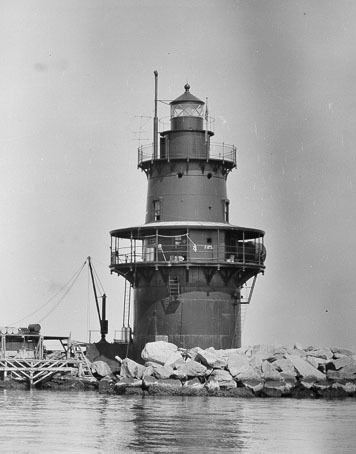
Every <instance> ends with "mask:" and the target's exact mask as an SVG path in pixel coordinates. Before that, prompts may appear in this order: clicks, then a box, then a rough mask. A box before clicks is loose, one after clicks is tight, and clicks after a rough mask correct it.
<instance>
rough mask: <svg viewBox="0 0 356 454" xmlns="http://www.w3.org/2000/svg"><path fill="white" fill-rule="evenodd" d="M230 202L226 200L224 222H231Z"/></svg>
mask: <svg viewBox="0 0 356 454" xmlns="http://www.w3.org/2000/svg"><path fill="white" fill-rule="evenodd" d="M229 205H230V201H229V200H224V222H229Z"/></svg>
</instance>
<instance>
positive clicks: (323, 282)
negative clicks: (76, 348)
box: [0, 0, 356, 348]
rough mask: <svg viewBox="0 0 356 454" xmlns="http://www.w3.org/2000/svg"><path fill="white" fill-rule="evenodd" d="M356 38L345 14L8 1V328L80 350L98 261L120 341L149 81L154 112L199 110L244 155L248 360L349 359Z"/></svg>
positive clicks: (276, 6)
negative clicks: (178, 105) (252, 349)
mask: <svg viewBox="0 0 356 454" xmlns="http://www.w3.org/2000/svg"><path fill="white" fill-rule="evenodd" d="M355 20H356V4H355V2H353V1H346V0H339V1H328V0H323V1H322V0H309V1H303V0H264V1H254V0H248V1H247V0H242V1H238V0H204V1H200V0H194V1H192V0H179V1H173V0H150V1H148V0H147V1H143V0H130V1H129V0H126V1H124V0H116V1H111V0H105V1H104V0H102V1H100V0H85V1H84V0H59V1H57V0H50V1H48V0H38V1H35V0H23V1H21V0H18V1H17V0H9V1H8V0H0V68H1V70H0V99H1V101H0V209H1V216H0V254H1V261H0V291H1V303H0V325H1V326H18V325H21V326H26V324H28V323H32V322H38V321H41V324H42V326H43V331H44V332H45V333H46V334H52V335H54V334H58V335H67V334H69V332H70V333H71V335H72V337H74V338H75V339H78V340H87V338H88V334H87V333H88V329H94V330H95V329H98V323H97V319H96V314H95V306H94V301H93V297H92V291H91V289H90V282H89V280H88V270H87V267H85V268H84V269H83V271H82V272H81V274H80V276H79V277H78V279H77V281H76V282H75V284H74V285H73V288H72V289H71V291H70V292H69V293H68V294H67V295H66V296H65V297H63V298H62V299H61V295H62V293H63V291H64V290H63V289H66V288H67V287H66V284H67V283H68V281H69V282H71V281H70V279H71V277H72V276H74V275H75V273H76V272H77V271H78V270H79V269H80V268H81V266H82V265H83V263H84V262H85V260H86V257H87V256H91V257H92V261H93V264H94V267H95V269H96V272H97V274H98V276H99V277H100V281H101V283H102V285H103V288H104V290H105V292H106V294H107V298H108V316H109V324H110V336H109V340H110V338H112V336H113V335H114V330H119V329H120V328H121V323H122V320H121V318H122V315H121V314H122V302H123V280H122V278H118V277H117V276H116V275H110V271H109V261H110V252H109V248H110V235H109V231H110V230H113V229H115V228H119V227H124V226H131V225H136V224H142V223H143V222H144V217H145V198H146V184H147V183H146V177H145V175H144V173H142V172H141V171H139V170H138V169H137V147H138V145H140V144H144V143H148V142H150V141H151V140H152V131H151V124H152V120H151V117H152V116H153V111H154V106H153V98H154V78H153V71H154V70H158V72H159V82H158V83H159V98H160V99H165V100H167V99H168V100H169V99H174V98H176V97H177V96H179V95H181V94H182V93H183V91H184V89H183V87H184V85H185V83H186V82H189V84H190V85H191V92H192V93H193V94H194V95H196V96H198V97H199V98H200V99H203V100H205V98H206V97H208V99H209V112H210V114H211V115H213V116H214V117H215V125H214V131H215V137H214V139H215V140H216V141H217V142H225V143H229V144H235V145H236V147H237V149H238V168H237V170H235V171H234V172H232V173H231V174H230V176H229V179H228V195H229V199H230V222H231V223H233V224H236V225H240V226H245V227H253V228H258V229H262V230H264V231H265V232H266V237H265V244H266V247H267V260H266V271H265V274H264V276H259V278H258V280H257V284H256V287H255V291H254V295H253V298H252V302H251V304H250V306H249V307H248V308H247V310H246V311H245V313H244V322H243V343H244V344H245V345H247V344H259V343H269V344H271V343H274V344H293V343H295V342H298V343H300V344H302V345H310V344H314V345H320V346H332V345H334V346H343V347H349V348H354V347H355V346H356V330H355V329H354V327H355V325H356V310H355V302H356V284H355V278H354V270H355V269H356V237H355V234H354V233H355V231H356V228H355V227H356V203H355V198H356V197H355V196H356V190H355V187H356V153H355V145H356V101H355V86H356V83H355V81H356V47H355V44H354V43H355V42H356V29H355V27H354V24H355ZM158 115H159V117H167V116H168V115H169V111H168V108H167V106H166V105H165V104H164V103H160V104H159V112H158ZM61 292H62V293H61ZM56 295H57V296H56ZM41 307H42V309H39V308H41ZM37 309H39V310H38V311H37ZM35 311H37V312H35ZM33 312H35V313H33ZM32 313H33V314H32ZM42 319H43V320H42Z"/></svg>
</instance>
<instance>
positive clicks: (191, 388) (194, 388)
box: [180, 378, 207, 396]
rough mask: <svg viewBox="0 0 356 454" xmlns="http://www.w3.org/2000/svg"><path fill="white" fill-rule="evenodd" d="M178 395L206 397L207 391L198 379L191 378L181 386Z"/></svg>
mask: <svg viewBox="0 0 356 454" xmlns="http://www.w3.org/2000/svg"><path fill="white" fill-rule="evenodd" d="M180 394H181V395H183V396H206V395H207V389H206V388H205V386H204V385H203V383H201V382H200V381H199V379H198V378H193V379H192V380H188V381H186V382H185V383H184V384H183V387H182V389H181V393H180Z"/></svg>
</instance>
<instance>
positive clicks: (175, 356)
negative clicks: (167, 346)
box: [164, 351, 184, 368]
mask: <svg viewBox="0 0 356 454" xmlns="http://www.w3.org/2000/svg"><path fill="white" fill-rule="evenodd" d="M182 361H183V362H184V359H183V357H182V354H181V353H180V352H179V351H176V352H173V353H172V354H171V355H170V356H169V357H168V358H167V360H166V361H165V363H164V365H165V366H170V367H173V368H174V367H175V365H176V364H179V363H181V362H182Z"/></svg>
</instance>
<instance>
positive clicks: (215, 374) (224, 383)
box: [209, 369, 237, 389]
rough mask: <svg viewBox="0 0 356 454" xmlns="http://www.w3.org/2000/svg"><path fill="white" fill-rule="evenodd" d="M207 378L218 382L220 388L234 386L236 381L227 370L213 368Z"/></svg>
mask: <svg viewBox="0 0 356 454" xmlns="http://www.w3.org/2000/svg"><path fill="white" fill-rule="evenodd" d="M209 380H212V381H213V380H215V381H217V382H218V383H219V387H220V388H222V389H231V388H236V386H237V385H236V381H235V380H234V379H233V378H232V376H231V374H230V372H229V371H227V370H221V369H214V370H213V371H212V373H211V375H210V377H209Z"/></svg>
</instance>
